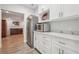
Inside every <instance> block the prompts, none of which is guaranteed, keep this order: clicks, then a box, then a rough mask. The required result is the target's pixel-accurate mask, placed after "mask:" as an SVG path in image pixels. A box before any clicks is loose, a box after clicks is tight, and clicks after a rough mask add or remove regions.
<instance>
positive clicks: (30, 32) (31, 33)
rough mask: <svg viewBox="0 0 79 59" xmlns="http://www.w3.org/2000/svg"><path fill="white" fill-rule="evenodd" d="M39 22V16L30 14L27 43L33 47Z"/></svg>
mask: <svg viewBox="0 0 79 59" xmlns="http://www.w3.org/2000/svg"><path fill="white" fill-rule="evenodd" d="M37 23H38V17H37V16H34V15H30V16H28V18H27V44H28V45H29V46H30V47H31V48H33V45H34V39H33V37H34V31H36V24H37Z"/></svg>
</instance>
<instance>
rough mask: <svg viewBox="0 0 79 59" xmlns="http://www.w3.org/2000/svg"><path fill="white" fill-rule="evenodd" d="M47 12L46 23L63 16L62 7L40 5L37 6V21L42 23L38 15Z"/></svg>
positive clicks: (57, 5)
mask: <svg viewBox="0 0 79 59" xmlns="http://www.w3.org/2000/svg"><path fill="white" fill-rule="evenodd" d="M46 10H49V15H48V16H49V19H48V20H47V21H50V20H53V19H56V18H59V17H61V16H63V12H62V5H59V4H46V5H45V4H42V5H39V8H38V14H39V21H43V20H41V18H40V14H41V13H43V12H44V11H46Z"/></svg>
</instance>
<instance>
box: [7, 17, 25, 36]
mask: <svg viewBox="0 0 79 59" xmlns="http://www.w3.org/2000/svg"><path fill="white" fill-rule="evenodd" d="M6 21H7V36H8V35H10V28H23V27H24V20H23V19H22V20H14V19H12V18H6ZM14 21H18V22H19V26H16V25H14V24H13V23H12V22H14Z"/></svg>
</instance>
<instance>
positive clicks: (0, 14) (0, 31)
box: [0, 9, 25, 48]
mask: <svg viewBox="0 0 79 59" xmlns="http://www.w3.org/2000/svg"><path fill="white" fill-rule="evenodd" d="M2 10H5V9H0V48H2V25H1V24H2ZM6 11H10V10H6ZM11 12H15V11H11ZM15 13H20V12H15ZM21 14H23V22H24V21H25V20H24V13H21ZM24 27H25V24H23V41H24V36H25V34H24Z"/></svg>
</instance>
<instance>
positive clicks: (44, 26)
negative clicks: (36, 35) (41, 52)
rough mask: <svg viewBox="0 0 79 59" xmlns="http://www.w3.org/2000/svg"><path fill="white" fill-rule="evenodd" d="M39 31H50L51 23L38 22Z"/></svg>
mask: <svg viewBox="0 0 79 59" xmlns="http://www.w3.org/2000/svg"><path fill="white" fill-rule="evenodd" d="M36 27H37V31H39V32H49V31H50V25H49V24H48V23H38V24H37V25H36Z"/></svg>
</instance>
